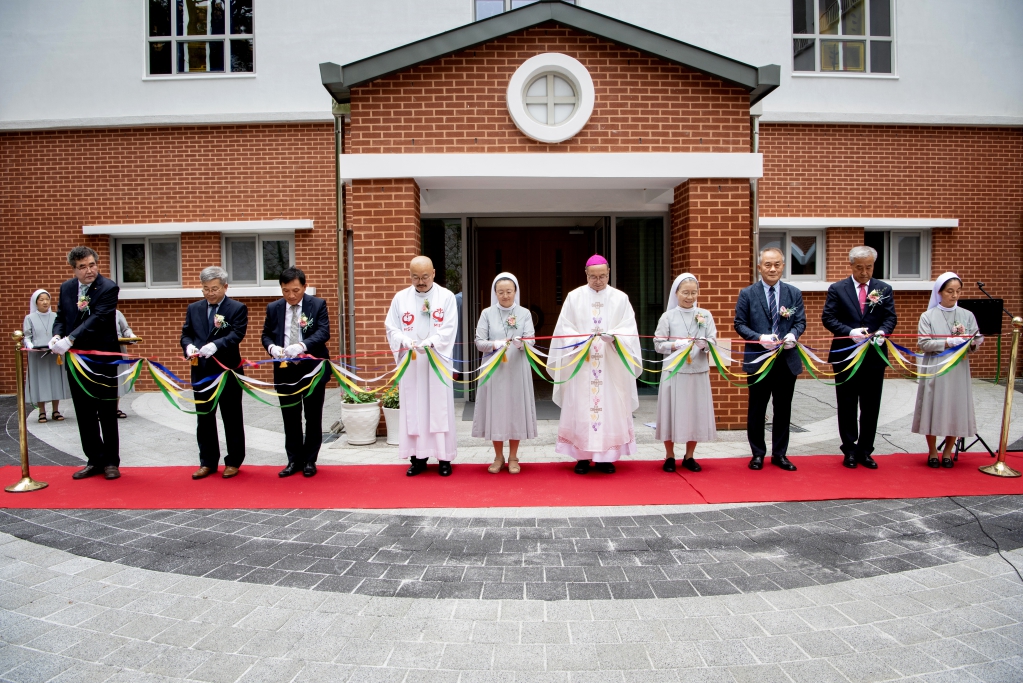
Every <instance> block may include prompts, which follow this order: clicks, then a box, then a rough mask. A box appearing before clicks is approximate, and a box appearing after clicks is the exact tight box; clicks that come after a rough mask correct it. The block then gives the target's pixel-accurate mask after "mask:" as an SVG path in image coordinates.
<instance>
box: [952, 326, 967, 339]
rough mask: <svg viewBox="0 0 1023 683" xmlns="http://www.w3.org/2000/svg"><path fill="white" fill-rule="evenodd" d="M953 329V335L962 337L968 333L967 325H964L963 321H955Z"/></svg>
mask: <svg viewBox="0 0 1023 683" xmlns="http://www.w3.org/2000/svg"><path fill="white" fill-rule="evenodd" d="M951 329H952V336H953V337H962V336H963V335H965V334H966V325H963V324H962V323H959V322H957V323H955V324H954V325H952V328H951Z"/></svg>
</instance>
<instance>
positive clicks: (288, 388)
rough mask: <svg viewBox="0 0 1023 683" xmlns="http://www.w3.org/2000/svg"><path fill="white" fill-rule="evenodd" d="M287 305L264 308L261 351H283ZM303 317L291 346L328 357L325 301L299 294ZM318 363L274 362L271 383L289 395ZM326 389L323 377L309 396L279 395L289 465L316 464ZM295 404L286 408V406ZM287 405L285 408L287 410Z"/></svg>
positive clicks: (321, 440)
mask: <svg viewBox="0 0 1023 683" xmlns="http://www.w3.org/2000/svg"><path fill="white" fill-rule="evenodd" d="M287 312H288V302H287V301H285V300H284V299H278V300H277V301H273V302H271V303H270V304H268V305H267V307H266V320H265V321H264V322H263V335H262V342H263V348H264V349H266V350H267V353H269V352H270V346H271V345H274V346H280V347H281V348H284V347H285V346H286V344H285V343H284V335H285V333H286V332H287V327H286V322H285V321H286V315H287ZM302 315H304V316H305V317H306V319H307V320H308V321H309V324H308V325H307V326H306V328H305V331H304V332H302V333H301V337H300V338H299V339H290V340H289V342H290V343H292V344H295V343H299V342H301V343H302V344H305V347H306V351H305V352H306V353H307V354H309V355H310V356H315V357H316V358H329V357H330V356H329V355H328V353H329V352H328V351H327V340H328V339H330V318H329V317H328V316H327V302H325V301H324V300H323V299H317V298H316V297H314V296H309V295H308V294H304V295H302ZM316 363H317V361H313V360H305V361H299V362H297V363H295V362H288V364H287V366H285V367H283V368H282V367H281V364H280V363H274V364H273V365H274V384H276V385H277V392H278V393H281V394H289V393H292V392H294V391H295V389H297V388H298V387H299V386H301V385H300V384H295V382H298V381H300V380H301V379H302V377H304V376H305V375H306V374H308V373H310V372H312V370H313V368H315V367H316ZM326 387H327V378H324V379H322V380H321V381H320V383H319V384H318V385H317V386H316V388H315V389H314V390H313V392H312V393H311V394H309V395H305V394H302V395H299V396H281V397H280V399H279V400H280V403H281V417H282V418H283V420H284V450H285V451H286V452H287V454H288V462H289V463H295V464H296V465H297V466H298V467H302V466H304V465H305V464H306V463H315V462H316V457H317V455H319V452H320V444H321V443H322V442H323V397H324V392H325V390H326ZM292 403H294V404H296V405H291V406H287V404H292ZM286 406H287V407H286ZM303 407H304V408H305V436H304V437H303V435H302V409H303Z"/></svg>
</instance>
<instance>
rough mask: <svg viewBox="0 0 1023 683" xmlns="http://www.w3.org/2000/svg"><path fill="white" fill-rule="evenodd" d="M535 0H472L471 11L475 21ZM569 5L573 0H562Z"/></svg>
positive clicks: (572, 3) (530, 3)
mask: <svg viewBox="0 0 1023 683" xmlns="http://www.w3.org/2000/svg"><path fill="white" fill-rule="evenodd" d="M536 1H537V0H473V13H474V14H475V18H476V21H479V20H480V19H486V18H488V17H492V16H495V15H497V14H501V13H502V12H508V11H510V10H513V9H518V8H519V7H522V6H524V5H532V4H533V3H534V2H536ZM562 1H563V2H567V3H568V4H570V5H574V4H575V0H562Z"/></svg>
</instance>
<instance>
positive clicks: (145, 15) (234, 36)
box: [142, 0, 510, 81]
mask: <svg viewBox="0 0 1023 683" xmlns="http://www.w3.org/2000/svg"><path fill="white" fill-rule="evenodd" d="M507 1H510V0H507ZM142 3H143V10H142V36H143V42H142V80H146V81H149V80H152V81H158V80H182V79H186V78H200V79H201V78H224V77H228V78H230V77H235V78H238V77H247V78H253V77H254V76H255V75H256V34H255V33H231V8H230V0H226V2H225V4H224V14H225V15H224V34H223V35H221V34H207V35H203V36H178V35H175V31H177V22H176V21H175V20H174V19H175V17H174V14H175V12H177V8H176V5H177V3H176V2H174V0H171V3H170V7H171V26H170V35H169V36H150V35H149V2H148V0H142ZM256 4H257V0H253V2H252V15H253V17H255V15H256ZM190 38H191V39H192V40H189V39H190ZM210 40H223V41H224V71H222V72H210V71H197V72H194V73H181V72H179V71H178V53H177V48H176V44H177V42H179V41H180V42H209V41H210ZM230 40H251V41H252V71H231V46H230V44H229V43H228V42H227V41H230ZM163 42H167V43H170V45H171V72H170V73H169V74H151V73H149V44H150V43H163Z"/></svg>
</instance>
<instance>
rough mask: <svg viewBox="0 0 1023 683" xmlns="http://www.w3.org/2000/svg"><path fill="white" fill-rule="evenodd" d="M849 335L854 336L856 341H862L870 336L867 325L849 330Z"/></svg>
mask: <svg viewBox="0 0 1023 683" xmlns="http://www.w3.org/2000/svg"><path fill="white" fill-rule="evenodd" d="M849 336H850V337H852V339H853V341H854V342H861V341H863V340H864V339H866V338H867V337H868V335H867V328H866V327H857V328H856V329H855V330H852V331H851V332H849Z"/></svg>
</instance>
